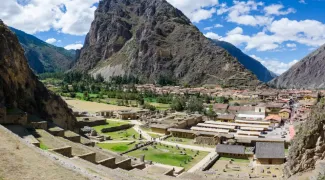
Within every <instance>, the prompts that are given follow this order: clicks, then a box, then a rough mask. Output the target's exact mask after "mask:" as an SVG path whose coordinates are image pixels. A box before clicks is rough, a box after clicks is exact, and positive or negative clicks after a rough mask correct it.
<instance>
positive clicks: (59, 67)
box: [10, 28, 75, 73]
mask: <svg viewBox="0 0 325 180" xmlns="http://www.w3.org/2000/svg"><path fill="white" fill-rule="evenodd" d="M10 29H11V30H12V31H13V32H14V33H15V34H16V35H17V37H18V39H19V42H20V44H21V45H22V47H23V48H24V50H25V56H26V58H27V60H28V64H29V66H30V67H31V68H32V69H33V70H34V72H36V73H45V72H56V71H66V70H68V69H70V68H71V66H72V63H73V62H74V61H75V51H73V50H72V51H68V50H66V49H64V48H61V47H56V46H53V45H51V44H48V43H46V42H44V41H42V40H40V39H38V38H36V37H35V36H32V35H30V34H26V33H25V32H23V31H20V30H17V29H15V28H10Z"/></svg>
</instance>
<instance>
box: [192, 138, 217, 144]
mask: <svg viewBox="0 0 325 180" xmlns="http://www.w3.org/2000/svg"><path fill="white" fill-rule="evenodd" d="M194 142H195V144H206V145H217V144H219V143H220V138H219V137H206V136H198V137H196V138H195V141H194Z"/></svg>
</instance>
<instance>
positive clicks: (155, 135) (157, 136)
mask: <svg viewBox="0 0 325 180" xmlns="http://www.w3.org/2000/svg"><path fill="white" fill-rule="evenodd" d="M148 134H149V135H150V136H151V137H152V138H160V137H162V135H158V134H153V133H150V132H148Z"/></svg>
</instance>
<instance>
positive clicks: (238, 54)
mask: <svg viewBox="0 0 325 180" xmlns="http://www.w3.org/2000/svg"><path fill="white" fill-rule="evenodd" d="M213 41H214V43H215V44H216V45H217V46H220V47H222V48H224V49H226V50H227V51H228V52H229V53H230V54H231V55H232V56H234V57H235V58H237V60H238V61H239V62H240V63H241V64H242V65H244V66H245V68H247V69H248V70H250V71H252V72H253V73H254V74H255V75H256V76H257V78H258V79H259V80H260V81H262V82H269V81H271V80H272V79H274V78H275V77H277V75H276V74H274V73H273V72H271V71H269V70H268V69H267V68H266V67H264V66H263V65H262V64H261V63H260V62H259V61H257V60H256V59H254V58H252V57H250V56H248V55H246V54H245V53H243V52H242V51H241V50H240V49H238V48H237V47H236V46H234V45H232V44H230V43H228V42H225V41H216V40H213Z"/></svg>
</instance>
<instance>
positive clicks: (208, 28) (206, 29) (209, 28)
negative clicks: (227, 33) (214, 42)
mask: <svg viewBox="0 0 325 180" xmlns="http://www.w3.org/2000/svg"><path fill="white" fill-rule="evenodd" d="M211 29H213V27H212V26H209V27H205V28H204V29H203V30H205V31H210V30H211Z"/></svg>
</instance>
